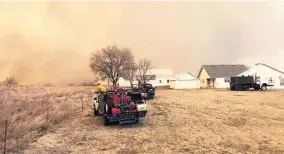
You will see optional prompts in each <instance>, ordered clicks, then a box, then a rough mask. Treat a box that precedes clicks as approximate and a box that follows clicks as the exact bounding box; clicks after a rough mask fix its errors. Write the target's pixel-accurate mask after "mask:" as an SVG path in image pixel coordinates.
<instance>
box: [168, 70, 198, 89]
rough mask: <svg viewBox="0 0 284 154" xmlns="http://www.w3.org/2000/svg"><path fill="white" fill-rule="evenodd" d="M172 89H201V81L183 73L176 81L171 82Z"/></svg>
mask: <svg viewBox="0 0 284 154" xmlns="http://www.w3.org/2000/svg"><path fill="white" fill-rule="evenodd" d="M170 88H171V89H199V88H200V84H199V79H198V78H197V77H196V76H194V75H192V74H190V73H183V74H180V75H178V76H177V77H176V78H175V79H173V80H170Z"/></svg>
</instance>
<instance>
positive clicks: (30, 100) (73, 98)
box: [0, 86, 91, 153]
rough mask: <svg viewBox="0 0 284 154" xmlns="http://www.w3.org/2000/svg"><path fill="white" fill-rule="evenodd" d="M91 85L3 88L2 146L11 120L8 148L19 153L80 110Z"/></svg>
mask: <svg viewBox="0 0 284 154" xmlns="http://www.w3.org/2000/svg"><path fill="white" fill-rule="evenodd" d="M89 89H90V88H84V89H83V90H82V88H75V87H72V88H71V87H67V88H58V87H43V86H22V87H11V88H5V87H1V89H0V138H1V144H0V149H1V152H0V153H2V152H3V151H2V149H3V142H2V141H3V140H2V139H3V138H4V121H5V120H8V131H7V132H8V137H7V149H8V151H9V152H15V153H18V152H19V151H21V150H22V149H23V148H25V147H26V146H27V145H28V144H29V143H31V142H33V141H34V139H36V138H38V137H39V136H41V135H43V134H44V133H46V130H47V129H48V128H49V127H52V126H53V125H56V124H59V123H60V122H62V121H63V120H66V119H67V118H68V117H69V116H71V115H72V114H74V113H76V112H78V110H81V106H82V105H81V104H82V103H81V102H82V101H81V100H83V101H86V99H87V98H89V96H90V95H91V93H90V91H89V93H87V90H89Z"/></svg>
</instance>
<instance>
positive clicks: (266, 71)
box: [238, 63, 284, 89]
mask: <svg viewBox="0 0 284 154" xmlns="http://www.w3.org/2000/svg"><path fill="white" fill-rule="evenodd" d="M242 75H244V76H248V75H256V76H260V78H262V79H266V80H272V81H273V82H274V86H273V87H272V88H275V89H283V88H284V72H282V71H280V70H277V69H275V68H273V67H271V66H268V65H266V64H263V63H258V64H255V65H254V66H253V67H252V68H250V69H249V70H247V71H245V72H243V73H241V74H239V75H238V76H242Z"/></svg>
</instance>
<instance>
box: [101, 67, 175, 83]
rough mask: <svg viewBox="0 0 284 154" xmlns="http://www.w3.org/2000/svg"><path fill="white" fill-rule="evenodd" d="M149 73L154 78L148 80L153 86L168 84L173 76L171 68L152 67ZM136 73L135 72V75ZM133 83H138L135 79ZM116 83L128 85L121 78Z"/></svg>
mask: <svg viewBox="0 0 284 154" xmlns="http://www.w3.org/2000/svg"><path fill="white" fill-rule="evenodd" d="M149 74H151V75H153V79H154V80H150V81H149V83H151V84H152V85H153V86H154V87H159V86H170V80H171V79H172V76H173V71H172V69H152V70H150V71H149ZM137 75H138V74H136V76H137ZM106 80H107V79H106ZM106 83H107V81H106ZM133 83H134V84H138V82H137V80H135V81H134V82H133ZM109 84H111V83H109ZM118 84H119V86H120V87H130V82H129V81H127V80H125V79H123V78H120V79H119V80H118Z"/></svg>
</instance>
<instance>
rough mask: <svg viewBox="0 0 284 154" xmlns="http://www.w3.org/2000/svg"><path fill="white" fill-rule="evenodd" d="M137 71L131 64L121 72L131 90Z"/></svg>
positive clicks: (133, 64)
mask: <svg viewBox="0 0 284 154" xmlns="http://www.w3.org/2000/svg"><path fill="white" fill-rule="evenodd" d="M137 70H138V66H137V65H136V64H135V63H132V64H130V65H128V67H127V68H126V69H125V70H124V71H123V72H122V77H123V78H124V79H125V80H127V81H129V82H130V86H131V88H133V81H134V80H135V75H136V73H137Z"/></svg>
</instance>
